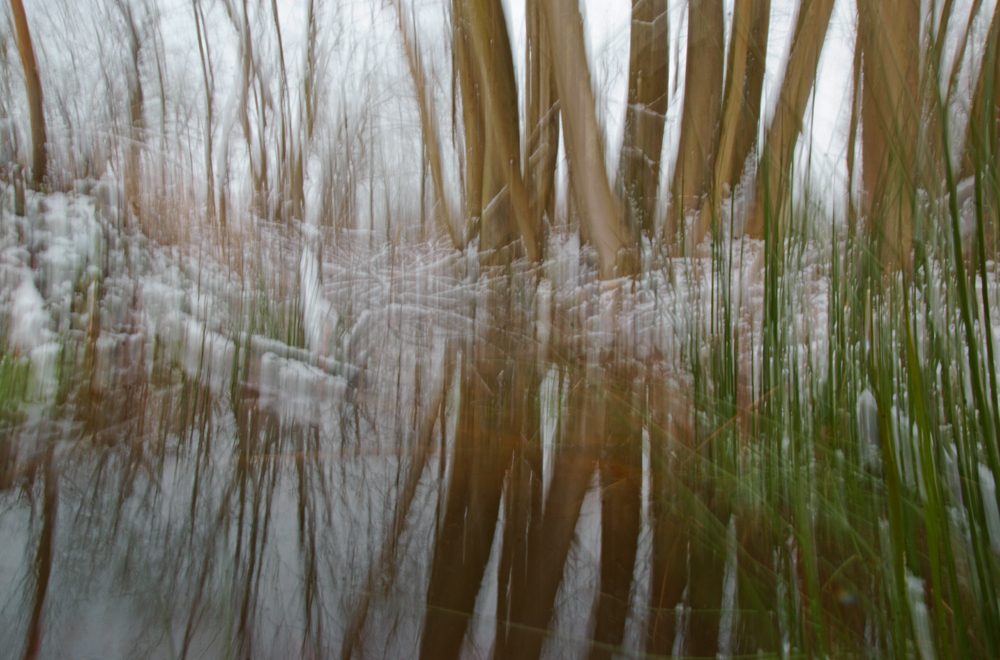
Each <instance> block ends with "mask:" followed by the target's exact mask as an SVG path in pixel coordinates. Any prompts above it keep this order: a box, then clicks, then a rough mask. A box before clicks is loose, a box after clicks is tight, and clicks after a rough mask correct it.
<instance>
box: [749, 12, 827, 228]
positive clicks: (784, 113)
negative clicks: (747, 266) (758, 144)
mask: <svg viewBox="0 0 1000 660" xmlns="http://www.w3.org/2000/svg"><path fill="white" fill-rule="evenodd" d="M832 12H833V0H802V4H801V5H800V6H799V17H798V20H797V21H796V25H795V34H794V36H793V37H792V47H791V50H790V52H789V56H788V65H787V67H786V68H785V78H784V80H782V82H781V94H780V96H779V97H778V107H777V108H776V109H775V111H774V119H773V120H772V121H771V127H770V128H769V129H768V131H767V142H766V143H765V146H764V151H763V153H762V154H761V164H760V166H759V169H758V171H757V179H756V181H757V182H756V185H755V186H754V188H755V191H754V192H755V194H754V204H753V208H752V211H751V212H750V215H749V217H748V219H747V226H746V233H747V234H748V235H749V236H751V237H754V238H762V237H763V236H764V225H765V220H766V218H767V217H769V216H770V215H772V214H775V213H780V208H781V205H782V203H783V201H784V197H785V195H786V194H787V192H788V189H789V185H788V179H789V176H790V174H791V167H792V157H793V156H794V154H795V143H796V142H797V141H798V138H799V133H801V132H802V114H803V113H804V112H805V109H806V104H807V103H808V102H809V96H810V95H811V94H812V88H813V83H814V82H815V80H816V67H817V66H818V65H819V57H820V54H821V53H822V51H823V41H824V40H825V39H826V31H827V28H828V27H829V25H830V14H831V13H832ZM779 217H782V216H779ZM785 224H786V223H785V222H784V221H781V222H780V223H779V226H781V227H783V226H785Z"/></svg>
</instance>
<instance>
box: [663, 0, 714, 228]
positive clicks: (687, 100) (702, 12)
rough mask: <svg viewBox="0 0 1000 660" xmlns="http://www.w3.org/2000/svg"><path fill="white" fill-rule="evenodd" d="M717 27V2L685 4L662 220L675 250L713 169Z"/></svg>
mask: <svg viewBox="0 0 1000 660" xmlns="http://www.w3.org/2000/svg"><path fill="white" fill-rule="evenodd" d="M723 27H724V26H723V15H722V0H690V2H689V3H688V42H687V63H686V65H685V67H684V70H685V74H684V75H685V77H684V109H683V112H682V114H681V138H680V145H679V146H678V149H677V166H676V168H675V169H674V178H673V183H672V184H671V186H670V196H671V198H672V199H671V203H670V215H669V216H668V219H667V240H668V241H669V242H671V243H673V244H674V245H675V247H682V243H683V233H684V218H685V216H686V215H687V214H688V213H690V212H692V211H697V210H698V209H699V208H700V206H701V196H702V194H703V193H704V192H705V191H706V190H707V178H708V177H707V173H709V172H711V171H712V167H713V155H714V153H715V148H716V143H717V140H718V135H719V113H720V109H721V105H722V75H723V66H724V60H725V48H726V44H725V34H724V32H723Z"/></svg>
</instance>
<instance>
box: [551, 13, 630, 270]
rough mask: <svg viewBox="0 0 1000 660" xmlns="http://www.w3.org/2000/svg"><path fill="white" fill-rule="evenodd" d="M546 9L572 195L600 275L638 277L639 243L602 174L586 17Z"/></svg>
mask: <svg viewBox="0 0 1000 660" xmlns="http://www.w3.org/2000/svg"><path fill="white" fill-rule="evenodd" d="M542 8H543V10H544V13H545V22H546V25H547V26H548V29H549V38H550V42H551V44H552V53H553V59H554V62H553V64H554V69H555V74H556V75H555V77H556V87H557V88H558V90H559V100H560V107H561V108H562V117H563V122H564V123H563V127H564V128H563V134H564V136H565V140H566V154H567V156H568V157H569V160H570V162H571V166H570V177H571V185H572V187H573V195H574V197H575V198H576V200H577V203H578V208H579V209H580V211H581V213H582V215H583V217H584V221H585V224H586V227H587V231H588V234H589V236H590V240H591V241H592V242H593V243H594V247H596V248H597V255H598V258H599V259H600V269H601V277H602V278H605V279H607V278H612V277H615V276H616V275H627V274H631V273H634V272H635V271H636V270H637V267H638V264H637V262H636V258H635V255H634V253H633V248H634V242H635V241H634V239H633V238H632V236H631V233H630V232H629V230H628V227H626V226H625V224H624V223H623V222H622V221H621V219H620V217H619V215H618V211H617V208H616V203H615V199H614V196H613V195H612V193H611V186H610V185H609V183H608V176H607V172H606V171H605V170H604V145H603V144H602V142H601V135H600V131H599V129H598V126H597V110H596V108H595V107H594V92H593V89H592V88H591V84H590V70H589V67H588V65H587V52H586V48H585V47H584V42H583V18H582V17H581V16H580V10H579V7H578V6H577V4H576V1H575V0H545V1H544V2H543V4H542Z"/></svg>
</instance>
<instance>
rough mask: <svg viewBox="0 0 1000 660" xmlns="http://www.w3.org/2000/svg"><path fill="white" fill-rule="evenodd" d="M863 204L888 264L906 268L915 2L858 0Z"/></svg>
mask: <svg viewBox="0 0 1000 660" xmlns="http://www.w3.org/2000/svg"><path fill="white" fill-rule="evenodd" d="M858 18H859V26H858V30H859V35H858V37H859V43H860V44H861V59H862V76H863V79H862V94H861V141H862V182H863V184H864V193H863V197H862V212H863V215H864V217H865V219H866V223H867V224H866V227H867V230H868V232H869V233H870V235H871V236H872V237H873V239H874V240H876V242H878V243H880V246H881V247H880V248H879V256H880V258H881V261H882V264H883V267H885V268H887V269H891V268H899V267H902V268H904V269H909V267H910V260H911V257H910V249H911V247H912V244H913V201H912V196H913V193H914V190H915V186H916V179H915V171H916V170H917V163H916V162H915V158H916V156H917V150H916V145H917V141H918V137H919V118H920V103H919V67H920V43H919V35H920V8H919V5H917V4H915V3H913V2H910V1H909V0H885V1H884V2H883V1H881V0H879V1H875V0H859V2H858Z"/></svg>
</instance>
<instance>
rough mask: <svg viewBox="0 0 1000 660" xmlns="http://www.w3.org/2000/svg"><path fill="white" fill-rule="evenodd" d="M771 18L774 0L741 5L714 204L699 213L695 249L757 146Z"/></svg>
mask: <svg viewBox="0 0 1000 660" xmlns="http://www.w3.org/2000/svg"><path fill="white" fill-rule="evenodd" d="M770 15H771V3H770V0H761V1H758V0H737V2H736V6H735V8H734V13H733V36H732V38H731V39H730V45H729V55H728V56H727V58H726V89H725V95H724V96H723V99H722V123H721V126H720V136H719V146H718V153H717V154H716V157H715V172H714V174H713V176H712V181H711V188H710V190H709V200H710V202H711V203H710V204H707V205H705V206H702V208H701V211H700V212H699V214H698V223H697V224H696V225H695V228H694V237H693V241H692V243H693V244H695V245H697V244H698V243H699V242H701V240H702V239H703V238H704V237H705V234H707V233H708V230H709V229H710V228H711V227H713V226H714V225H715V223H716V222H717V218H718V212H719V206H720V204H721V203H722V198H723V196H724V195H725V194H726V193H727V189H728V192H730V193H731V192H732V191H733V190H734V189H735V188H736V185H737V184H738V183H739V181H740V177H741V176H742V175H743V167H744V164H745V162H746V159H747V156H748V155H749V154H750V150H751V149H752V148H753V145H754V144H756V142H757V127H758V125H759V123H760V98H761V92H762V89H763V85H764V63H765V62H764V60H765V56H766V53H767V33H768V28H769V24H770Z"/></svg>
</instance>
